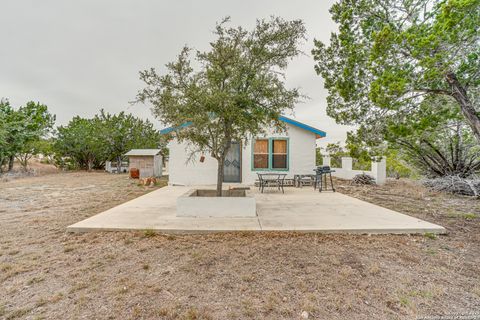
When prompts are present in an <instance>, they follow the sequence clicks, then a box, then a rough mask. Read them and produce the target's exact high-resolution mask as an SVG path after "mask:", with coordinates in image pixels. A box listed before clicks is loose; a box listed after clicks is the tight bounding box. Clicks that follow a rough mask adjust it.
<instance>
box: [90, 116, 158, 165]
mask: <svg viewBox="0 0 480 320" xmlns="http://www.w3.org/2000/svg"><path fill="white" fill-rule="evenodd" d="M95 118H96V120H98V122H99V123H100V125H101V126H102V128H101V136H102V140H103V143H104V144H105V147H106V153H107V155H108V159H107V160H115V161H116V162H117V167H118V172H120V168H121V164H122V159H123V158H124V155H125V153H127V152H128V151H129V150H131V149H144V148H147V149H156V148H161V149H162V154H163V153H164V152H165V147H166V141H165V137H162V136H161V135H160V132H159V131H158V130H156V129H155V128H154V127H153V124H152V123H151V122H150V121H148V120H142V119H140V118H137V117H134V116H133V115H131V114H126V113H125V112H123V111H122V112H120V113H118V114H110V113H108V112H105V111H104V110H101V111H100V114H99V115H97V116H95Z"/></svg>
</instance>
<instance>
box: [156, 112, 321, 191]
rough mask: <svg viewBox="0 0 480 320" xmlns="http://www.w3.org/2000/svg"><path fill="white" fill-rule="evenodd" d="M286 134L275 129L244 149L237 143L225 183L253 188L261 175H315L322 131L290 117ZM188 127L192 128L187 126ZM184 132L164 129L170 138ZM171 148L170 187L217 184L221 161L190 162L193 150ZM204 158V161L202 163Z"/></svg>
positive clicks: (181, 146)
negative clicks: (317, 142)
mask: <svg viewBox="0 0 480 320" xmlns="http://www.w3.org/2000/svg"><path fill="white" fill-rule="evenodd" d="M280 120H281V121H283V122H285V123H286V130H285V131H284V132H281V133H278V132H276V131H277V130H275V129H274V128H272V129H270V130H267V131H268V134H266V135H264V136H257V137H253V138H252V139H250V140H249V142H248V143H247V144H246V145H244V146H241V145H240V144H238V143H234V144H233V147H232V149H231V150H230V152H229V154H228V155H227V158H226V160H225V164H224V175H225V176H224V182H228V183H242V184H247V185H251V184H254V182H255V180H256V179H257V172H282V173H286V174H287V178H293V175H294V174H312V173H313V169H314V168H315V148H316V140H317V139H319V138H322V137H325V136H326V133H325V132H324V131H322V130H319V129H316V128H313V127H311V126H309V125H306V124H304V123H301V122H298V121H295V120H292V119H290V118H287V117H283V116H282V117H280ZM184 126H188V124H186V125H184ZM175 130H181V128H167V129H163V130H162V131H161V133H163V134H167V133H170V132H172V131H175ZM168 148H169V150H170V154H169V184H171V185H208V184H215V183H216V180H217V160H216V159H214V158H212V157H210V155H208V154H206V155H204V157H202V155H198V156H196V158H194V159H191V160H190V161H188V157H189V154H190V152H189V146H188V144H186V143H179V142H178V141H177V140H176V139H173V140H172V141H171V142H170V143H169V145H168ZM201 158H203V161H201Z"/></svg>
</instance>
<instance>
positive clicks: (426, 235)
mask: <svg viewBox="0 0 480 320" xmlns="http://www.w3.org/2000/svg"><path fill="white" fill-rule="evenodd" d="M423 236H424V237H425V238H427V239H431V240H435V239H437V235H436V234H435V233H432V232H425V233H424V234H423Z"/></svg>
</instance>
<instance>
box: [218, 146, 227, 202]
mask: <svg viewBox="0 0 480 320" xmlns="http://www.w3.org/2000/svg"><path fill="white" fill-rule="evenodd" d="M217 162H218V170H217V197H221V196H222V186H223V163H224V162H225V155H222V156H221V157H220V158H219V159H217Z"/></svg>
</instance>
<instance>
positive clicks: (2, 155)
mask: <svg viewBox="0 0 480 320" xmlns="http://www.w3.org/2000/svg"><path fill="white" fill-rule="evenodd" d="M54 124H55V116H54V115H52V114H51V113H50V112H49V111H48V108H47V106H46V105H44V104H41V103H35V102H28V103H27V104H26V105H25V106H21V107H19V108H17V109H15V108H13V107H12V106H11V105H10V102H9V101H8V100H6V99H2V100H0V172H6V171H11V170H12V169H13V164H14V161H15V160H17V161H18V162H19V163H20V164H21V167H22V168H23V169H24V170H27V168H28V161H29V160H30V159H31V158H32V157H33V156H34V155H39V154H41V155H43V156H45V157H46V159H48V160H47V161H49V162H51V163H52V164H54V165H56V166H57V167H61V168H64V169H85V170H92V169H101V168H103V167H104V165H105V162H106V161H116V162H117V164H118V165H119V166H120V165H121V161H122V160H123V159H124V156H123V155H124V154H125V153H127V152H128V151H129V150H130V149H142V148H160V149H162V152H163V153H164V154H165V153H166V152H167V150H166V148H165V146H166V141H165V138H164V137H162V136H161V135H160V132H159V131H158V130H156V129H155V128H154V127H153V124H152V123H151V122H150V121H148V120H142V119H140V118H137V117H134V116H133V115H131V114H126V113H125V112H120V113H118V114H110V113H108V112H105V111H104V110H100V113H99V114H97V115H95V116H94V117H93V118H82V117H79V116H76V117H74V118H73V119H72V120H71V121H70V122H69V123H68V124H67V125H64V126H59V127H57V128H56V129H54Z"/></svg>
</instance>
